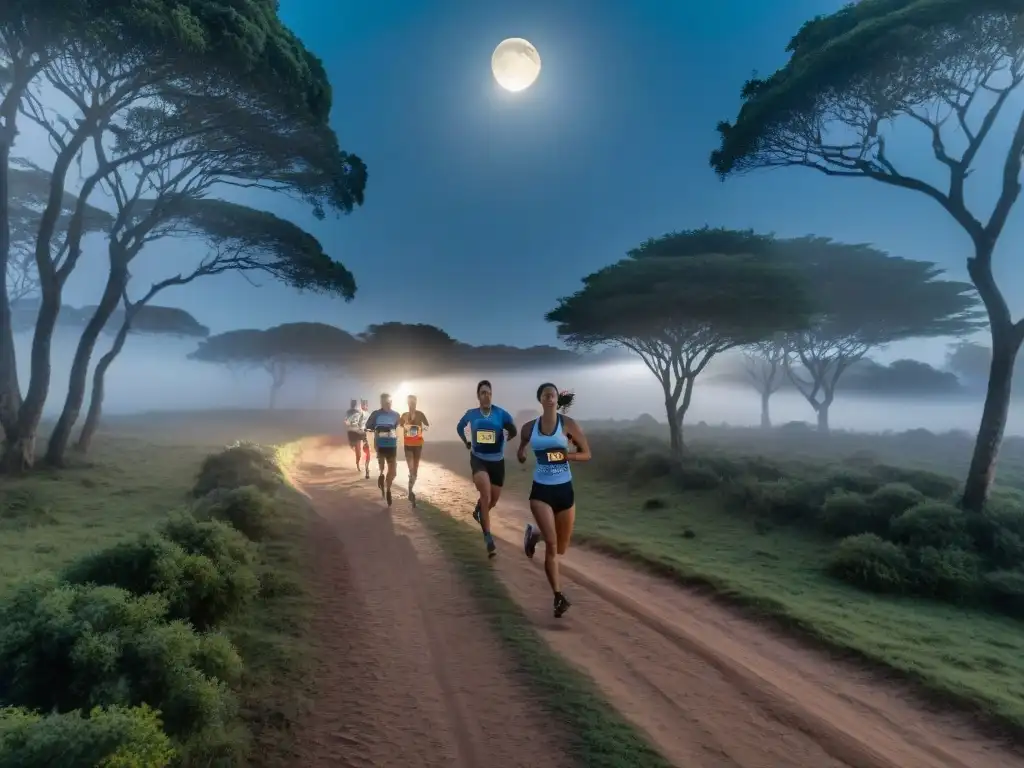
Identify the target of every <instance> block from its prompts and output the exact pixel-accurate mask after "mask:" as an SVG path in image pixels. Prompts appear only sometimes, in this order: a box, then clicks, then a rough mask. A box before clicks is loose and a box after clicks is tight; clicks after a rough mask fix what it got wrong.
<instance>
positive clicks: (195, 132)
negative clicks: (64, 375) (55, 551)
mask: <svg viewBox="0 0 1024 768" xmlns="http://www.w3.org/2000/svg"><path fill="white" fill-rule="evenodd" d="M50 2H51V0H46V2H44V3H40V4H37V5H36V6H33V5H32V4H29V5H27V6H26V5H25V4H24V3H23V2H16V3H14V4H13V8H8V7H6V6H5V10H4V11H2V12H0V19H2V14H3V13H7V14H8V18H7V19H6V20H0V34H5V35H6V36H7V38H8V39H7V40H5V42H4V44H3V47H4V48H7V49H9V48H10V47H11V42H10V40H11V39H13V38H15V37H17V35H18V34H19V30H21V29H23V28H24V26H25V25H24V24H21V26H18V24H12V23H9V22H10V19H12V18H13V17H14V16H15V15H17V14H22V17H21V20H22V21H24V20H25V19H26V18H27V19H29V21H35V18H34V17H33V18H30V17H31V14H32V12H33V11H32V9H33V8H36V9H37V11H38V14H44V13H47V12H49V11H51V10H52V9H51V8H50ZM66 5H67V6H68V8H67V9H64V10H69V12H70V13H71V15H72V17H76V21H77V22H78V23H77V25H76V29H77V37H75V38H74V39H72V40H66V39H61V40H60V41H59V42H60V45H61V50H60V55H59V56H56V57H52V58H50V59H49V60H48V61H46V63H45V64H44V65H43V66H42V67H41V69H40V73H39V78H38V80H39V81H41V82H43V83H45V85H46V87H47V88H48V89H51V90H48V91H47V93H48V94H49V93H52V92H53V91H55V92H57V93H59V94H61V95H62V96H63V97H64V98H65V99H66V100H67V102H68V103H69V104H70V109H72V110H74V111H75V113H76V114H58V115H57V116H56V117H55V116H54V112H53V110H52V109H48V108H44V104H43V98H42V95H41V92H40V91H38V90H37V88H36V86H37V82H32V81H30V82H29V84H28V86H27V87H26V89H25V91H24V93H23V94H22V95H21V97H20V103H19V105H18V106H19V107H20V109H21V111H22V113H23V114H24V115H25V116H27V117H28V119H30V120H33V121H35V122H36V123H38V124H39V125H40V127H42V128H43V129H44V130H45V131H46V132H47V135H48V137H49V139H50V142H51V146H53V147H54V150H55V153H56V158H55V160H54V164H53V169H52V175H51V194H50V197H49V202H48V204H47V208H46V209H45V210H44V212H43V215H42V220H41V222H42V223H41V225H40V228H39V235H38V237H37V240H36V254H35V255H36V269H37V272H38V275H39V280H40V293H41V304H40V311H39V318H38V320H37V326H36V332H35V335H34V339H33V352H32V357H31V375H30V380H29V386H28V390H27V392H26V395H25V399H24V402H20V407H19V408H17V421H16V423H14V424H13V425H11V428H8V425H5V432H6V435H5V437H6V440H5V451H4V457H3V462H2V463H3V466H4V467H5V468H7V469H17V468H22V467H26V466H30V465H31V464H32V461H33V459H34V442H35V436H36V431H37V429H38V424H39V419H40V416H41V414H42V407H43V405H44V403H45V400H46V395H47V392H48V389H49V380H50V354H49V352H50V340H51V337H52V333H53V329H54V326H55V324H56V320H57V313H58V311H59V309H60V303H61V301H60V300H61V292H62V288H63V285H64V283H65V282H66V280H67V278H68V276H69V275H70V273H71V271H73V269H74V268H75V265H76V263H77V261H78V258H79V256H80V253H81V248H80V243H81V234H82V227H81V225H80V217H79V216H78V211H76V214H75V215H74V216H72V220H71V223H70V226H69V228H68V238H67V239H68V242H69V246H68V255H67V257H66V258H65V259H64V260H63V261H59V262H58V261H57V260H55V258H54V254H53V249H52V242H53V238H52V235H53V232H54V225H55V222H56V216H55V213H54V212H55V210H56V204H54V202H53V201H55V200H56V201H57V202H58V203H59V201H60V199H61V196H62V194H63V190H64V184H65V179H66V175H67V171H68V169H69V167H70V165H71V163H72V162H74V161H75V160H76V159H77V158H80V157H81V155H82V153H83V151H85V150H86V149H89V150H90V151H91V153H92V155H93V156H94V158H95V161H96V168H95V171H94V172H92V173H91V174H90V175H88V176H87V177H86V178H85V179H84V180H83V182H82V189H81V191H80V200H82V201H85V200H87V199H88V198H89V196H90V195H91V194H92V192H93V191H94V190H95V189H96V188H97V187H99V186H105V187H106V189H107V191H108V192H109V193H110V195H111V197H112V198H113V199H114V201H115V204H116V205H117V214H116V218H115V222H114V225H113V229H112V230H111V233H110V235H111V237H110V245H109V256H110V277H109V279H108V282H107V286H106V288H105V289H104V294H103V296H102V298H101V299H100V302H99V304H98V309H97V312H96V315H95V316H94V318H93V321H91V322H90V323H89V324H88V325H87V326H86V328H85V330H84V331H83V334H82V340H81V342H80V344H79V349H78V350H77V352H76V354H75V359H74V361H73V364H72V374H71V379H70V381H69V398H68V400H67V401H66V403H65V409H64V411H65V413H67V414H68V418H67V419H65V422H68V421H70V423H73V422H74V420H75V417H77V411H78V409H79V408H80V406H81V402H82V400H83V398H84V392H85V386H86V374H87V369H88V363H89V358H90V357H91V353H92V347H93V345H94V344H95V339H96V337H97V336H98V334H99V332H100V331H101V329H102V328H103V327H104V325H105V324H106V322H107V319H108V318H109V313H110V312H112V311H113V310H115V309H116V308H117V305H118V302H119V301H120V298H121V295H122V292H123V287H124V284H125V282H126V279H127V273H128V268H127V265H128V263H129V262H130V260H131V259H132V258H133V257H134V256H135V255H136V254H137V253H138V251H139V250H140V249H141V247H142V245H144V243H145V242H147V241H148V240H149V239H152V233H153V232H154V228H159V227H160V222H161V221H162V220H163V219H162V217H163V215H164V214H165V213H167V212H168V211H169V210H173V208H174V205H175V204H176V203H177V202H178V201H180V200H182V199H189V198H191V199H195V198H200V197H204V196H206V195H207V194H208V193H209V192H210V190H211V188H212V187H213V186H215V185H217V184H223V183H227V184H233V185H237V186H248V187H261V188H265V189H273V190H277V191H283V192H285V193H288V194H292V195H294V196H295V197H298V198H301V199H302V200H304V201H307V202H309V203H310V204H311V205H312V206H313V209H314V211H315V212H316V213H317V214H318V215H322V214H323V212H324V211H325V210H326V209H335V210H348V209H349V208H351V206H352V205H353V204H357V203H358V202H360V201H361V199H362V191H363V187H364V184H365V168H364V166H363V165H362V163H361V161H359V160H358V158H354V157H351V156H347V155H345V154H344V153H342V152H340V150H339V149H338V147H337V140H336V137H335V136H334V134H333V133H332V132H331V131H330V129H329V127H328V125H327V118H328V114H329V112H330V105H331V99H330V87H329V85H328V83H327V80H326V75H325V73H324V70H323V67H322V65H321V64H320V63H319V61H317V60H316V59H315V58H314V57H312V56H311V55H310V54H309V53H308V52H307V51H305V49H304V48H303V47H302V45H301V43H299V41H298V40H297V39H296V38H295V37H294V35H292V34H291V33H290V32H289V31H288V30H287V29H285V28H284V27H283V26H282V25H281V23H280V21H279V19H278V17H277V14H276V9H275V8H272V7H271V6H267V5H266V4H249V5H246V6H244V8H243V7H240V9H236V10H235V11H234V12H232V13H231V14H224V13H223V12H222V9H221V8H220V6H218V5H217V4H216V3H213V4H207V5H204V4H203V3H202V2H199V3H193V4H191V5H189V6H187V7H185V6H182V5H181V4H179V3H170V2H168V3H165V2H155V3H144V4H139V3H133V2H129V3H124V4H120V5H115V6H111V7H110V8H107V7H105V6H104V7H103V8H102V9H101V8H100V7H99V6H94V5H90V4H85V5H79V4H76V3H73V2H70V0H68V2H67V3H66ZM101 11H102V14H101ZM90 14H93V15H90ZM50 101H51V102H52V98H51V99H50ZM0 148H2V147H0ZM146 198H148V200H149V206H148V207H147V206H145V205H142V206H140V205H139V204H140V203H145V202H146ZM5 256H6V251H5ZM5 266H6V262H5ZM0 309H2V308H0ZM0 314H2V313H0ZM105 314H106V317H105V316H104V315H105ZM0 380H2V381H0V384H2V385H3V386H5V387H6V388H7V397H6V400H8V401H12V402H14V401H19V400H20V390H18V389H17V386H16V385H17V379H16V374H11V375H8V376H0ZM12 384H13V385H14V386H13V388H12V386H11V385H12ZM69 430H70V426H68V427H67V428H66V429H65V432H69ZM60 442H61V441H58V443H57V445H58V449H57V454H58V455H55V456H53V457H51V458H54V459H57V460H59V458H60V456H59V453H60V449H59V445H60ZM63 442H64V443H65V444H66V438H64V440H63ZM48 453H49V452H48Z"/></svg>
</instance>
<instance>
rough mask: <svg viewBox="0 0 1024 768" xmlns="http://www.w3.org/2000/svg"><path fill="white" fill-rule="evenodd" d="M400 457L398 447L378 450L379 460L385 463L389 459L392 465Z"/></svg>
mask: <svg viewBox="0 0 1024 768" xmlns="http://www.w3.org/2000/svg"><path fill="white" fill-rule="evenodd" d="M397 456H398V447H397V446H394V445H392V446H391V447H390V448H378V449H377V460H378V461H384V460H385V459H387V461H388V463H389V464H390V463H392V462H393V461H394V460H395V458H396V457H397Z"/></svg>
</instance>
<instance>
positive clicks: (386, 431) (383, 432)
mask: <svg viewBox="0 0 1024 768" xmlns="http://www.w3.org/2000/svg"><path fill="white" fill-rule="evenodd" d="M394 436H395V430H393V429H390V428H388V427H380V428H378V429H377V437H383V438H389V437H394Z"/></svg>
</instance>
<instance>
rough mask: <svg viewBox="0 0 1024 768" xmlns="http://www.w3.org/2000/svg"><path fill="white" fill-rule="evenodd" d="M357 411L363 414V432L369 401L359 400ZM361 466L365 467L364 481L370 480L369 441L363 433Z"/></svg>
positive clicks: (368, 410)
mask: <svg viewBox="0 0 1024 768" xmlns="http://www.w3.org/2000/svg"><path fill="white" fill-rule="evenodd" d="M359 409H360V410H361V411H362V412H363V428H364V430H365V427H366V420H367V419H368V418H370V401H369V400H360V401H359ZM363 466H365V467H366V479H367V480H369V479H370V441H369V440H367V439H366V432H365V431H364V432H363Z"/></svg>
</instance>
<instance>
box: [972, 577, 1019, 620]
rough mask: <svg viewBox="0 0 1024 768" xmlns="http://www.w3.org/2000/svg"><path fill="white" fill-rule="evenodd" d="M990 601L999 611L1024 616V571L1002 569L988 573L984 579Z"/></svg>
mask: <svg viewBox="0 0 1024 768" xmlns="http://www.w3.org/2000/svg"><path fill="white" fill-rule="evenodd" d="M982 583H983V585H984V587H985V591H986V592H987V593H988V598H989V601H990V602H991V603H992V605H993V606H994V607H995V608H996V609H997V610H999V611H1002V612H1003V613H1006V614H1009V615H1010V616H1015V617H1017V618H1024V572H1022V571H1018V570H1002V571H993V572H992V573H987V574H985V576H984V577H983V579H982Z"/></svg>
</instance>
